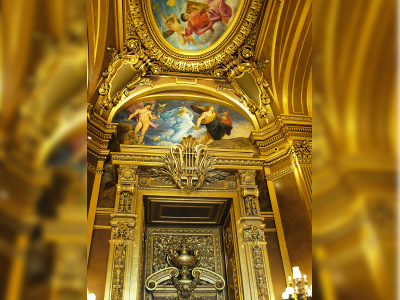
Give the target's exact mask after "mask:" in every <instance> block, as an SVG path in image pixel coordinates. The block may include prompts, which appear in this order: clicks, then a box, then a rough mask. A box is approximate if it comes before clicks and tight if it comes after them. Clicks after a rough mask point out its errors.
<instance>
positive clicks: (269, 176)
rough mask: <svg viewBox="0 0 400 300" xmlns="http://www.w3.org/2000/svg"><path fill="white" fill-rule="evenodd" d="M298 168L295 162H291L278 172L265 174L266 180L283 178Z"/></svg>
mask: <svg viewBox="0 0 400 300" xmlns="http://www.w3.org/2000/svg"><path fill="white" fill-rule="evenodd" d="M295 168H296V165H295V164H291V165H289V166H286V167H284V168H282V169H280V170H278V171H276V172H273V173H271V174H265V179H266V180H276V179H278V178H281V177H283V176H285V175H287V174H290V173H292V172H293V171H294V169H295Z"/></svg>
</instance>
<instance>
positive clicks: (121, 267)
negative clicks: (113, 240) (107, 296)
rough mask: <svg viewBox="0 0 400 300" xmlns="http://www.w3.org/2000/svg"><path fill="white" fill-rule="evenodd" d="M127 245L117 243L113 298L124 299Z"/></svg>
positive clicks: (114, 299) (116, 299)
mask: <svg viewBox="0 0 400 300" xmlns="http://www.w3.org/2000/svg"><path fill="white" fill-rule="evenodd" d="M125 261H126V245H125V244H123V243H121V244H117V245H115V252H114V265H113V273H112V274H113V280H112V291H111V300H123V299H124V283H125Z"/></svg>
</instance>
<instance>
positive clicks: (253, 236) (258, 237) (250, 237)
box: [243, 225, 265, 243]
mask: <svg viewBox="0 0 400 300" xmlns="http://www.w3.org/2000/svg"><path fill="white" fill-rule="evenodd" d="M243 233H244V240H245V242H255V243H257V242H265V235H264V230H263V229H262V228H261V226H257V225H252V226H248V227H247V228H244V230H243Z"/></svg>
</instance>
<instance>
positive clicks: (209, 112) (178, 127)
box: [113, 100, 254, 146]
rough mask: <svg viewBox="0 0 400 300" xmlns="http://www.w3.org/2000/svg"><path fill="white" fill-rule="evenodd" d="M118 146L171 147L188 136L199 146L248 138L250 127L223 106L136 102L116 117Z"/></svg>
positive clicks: (238, 115) (183, 102)
mask: <svg viewBox="0 0 400 300" xmlns="http://www.w3.org/2000/svg"><path fill="white" fill-rule="evenodd" d="M113 122H114V123H118V133H117V142H118V143H119V144H126V145H147V146H172V145H173V144H177V143H179V142H180V141H181V140H182V138H183V137H185V136H188V135H189V134H190V135H192V136H193V137H196V138H197V139H198V140H199V141H200V143H203V144H206V143H209V142H212V141H214V140H222V139H231V138H239V137H240V138H242V137H245V138H248V137H249V132H250V131H251V130H253V129H254V127H253V125H252V124H251V123H250V122H249V121H248V120H247V119H246V118H245V117H243V116H242V115H241V114H240V113H238V112H236V111H234V110H232V109H229V108H227V107H224V106H222V105H217V104H212V103H205V102H196V101H190V100H159V101H155V100H151V101H147V102H138V103H135V104H133V105H131V106H128V107H127V108H126V109H124V110H122V111H121V112H119V113H118V115H117V116H116V117H115V118H114V120H113Z"/></svg>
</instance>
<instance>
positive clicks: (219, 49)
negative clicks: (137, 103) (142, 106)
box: [128, 0, 263, 73]
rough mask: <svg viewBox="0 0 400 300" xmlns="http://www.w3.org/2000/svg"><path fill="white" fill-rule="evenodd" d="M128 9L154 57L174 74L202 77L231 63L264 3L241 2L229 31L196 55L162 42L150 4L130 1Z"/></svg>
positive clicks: (138, 0)
mask: <svg viewBox="0 0 400 300" xmlns="http://www.w3.org/2000/svg"><path fill="white" fill-rule="evenodd" d="M129 5H130V13H131V17H132V21H133V25H134V27H135V30H136V34H137V35H138V37H139V38H140V40H141V42H142V43H143V46H144V47H145V48H146V49H151V54H150V56H151V57H153V58H157V60H158V61H159V62H161V63H162V64H163V65H164V66H166V67H168V68H170V69H171V71H174V72H184V73H186V72H195V73H203V72H205V71H209V70H211V69H214V68H215V67H216V66H218V65H219V64H220V63H222V62H223V61H225V60H228V59H229V57H230V56H231V55H233V54H234V53H235V52H236V51H237V50H238V49H239V48H240V47H241V46H242V45H243V44H244V42H245V41H246V39H247V38H248V37H249V36H250V35H251V33H252V31H253V28H254V25H255V23H256V22H257V19H258V15H259V13H260V11H261V7H262V5H263V1H262V0H244V1H242V2H241V3H240V6H239V7H238V10H237V12H236V14H235V17H234V20H233V21H232V24H231V25H230V27H229V30H227V31H225V33H224V34H223V35H222V37H221V38H220V39H219V40H218V41H217V42H216V43H215V44H214V45H212V46H210V47H208V48H206V49H204V50H201V51H193V52H192V51H183V50H180V49H177V48H175V47H173V46H172V45H169V44H168V43H167V42H164V41H163V40H162V39H163V38H162V36H161V34H160V33H159V29H158V27H157V25H156V23H155V20H154V17H153V16H150V10H151V5H150V0H146V1H141V0H129ZM151 14H153V13H152V12H151ZM128 38H129V37H128Z"/></svg>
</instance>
